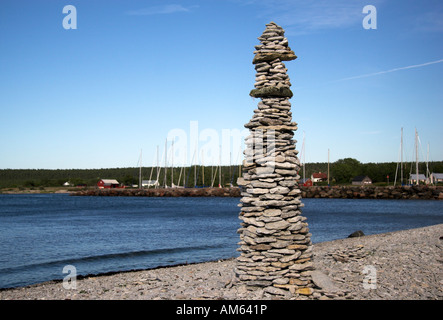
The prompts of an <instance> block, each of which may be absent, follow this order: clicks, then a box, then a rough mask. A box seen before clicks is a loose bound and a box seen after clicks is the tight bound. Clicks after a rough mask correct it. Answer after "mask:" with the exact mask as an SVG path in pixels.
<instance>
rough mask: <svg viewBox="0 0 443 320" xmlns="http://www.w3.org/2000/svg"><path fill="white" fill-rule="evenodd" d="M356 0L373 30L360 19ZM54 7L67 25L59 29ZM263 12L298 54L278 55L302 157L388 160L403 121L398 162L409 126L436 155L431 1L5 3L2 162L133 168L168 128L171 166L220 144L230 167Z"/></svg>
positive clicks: (439, 156)
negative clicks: (70, 19) (370, 12)
mask: <svg viewBox="0 0 443 320" xmlns="http://www.w3.org/2000/svg"><path fill="white" fill-rule="evenodd" d="M368 4H370V5H373V6H375V8H376V9H377V29H365V28H363V25H362V21H363V19H364V17H365V16H367V14H364V13H362V9H363V7H364V6H365V5H368ZM66 5H73V6H75V8H76V11H77V12H76V13H77V29H69V30H66V29H64V28H63V19H64V18H65V17H66V16H67V15H68V14H64V13H63V12H62V11H63V7H64V6H66ZM270 21H274V22H276V23H277V24H279V25H280V26H282V27H283V28H284V29H285V30H286V34H285V35H286V37H287V38H288V41H289V45H290V47H291V48H292V49H293V51H294V52H295V53H296V55H297V56H298V59H296V60H294V61H290V62H286V63H285V64H286V67H287V68H288V74H289V76H290V79H291V83H292V87H291V89H292V91H293V93H294V97H293V98H292V99H291V103H292V113H293V120H294V121H295V122H297V123H298V124H299V125H298V130H297V131H296V132H295V138H296V139H297V140H298V142H297V149H298V150H301V147H302V140H303V133H304V134H305V160H306V162H326V161H327V157H328V149H330V160H331V162H333V161H336V160H338V159H341V158H346V157H352V158H356V159H358V160H359V161H361V162H389V161H397V160H398V159H399V148H400V132H401V128H402V127H403V130H404V138H403V139H404V149H405V153H404V159H407V160H412V158H413V149H414V134H415V133H414V130H415V128H417V130H418V134H419V137H420V141H421V149H420V150H421V151H420V158H421V160H426V157H427V145H428V144H429V150H430V151H429V159H430V160H434V161H441V160H443V141H442V137H443V126H442V124H441V121H442V119H443V90H442V89H443V87H442V83H443V81H442V80H443V3H442V2H441V1H440V0H435V1H434V0H422V1H418V0H415V1H408V0H406V1H405V0H402V1H400V0H375V1H369V0H368V1H361V0H348V1H342V0H336V1H326V0H320V1H301V0H300V1H298V0H292V1H290V0H283V1H276V0H275V1H272V0H251V1H239V0H224V1H222V0H219V1H216V0H205V1H201V0H200V1H199V0H194V1H188V0H186V1H179V0H171V1H138V0H128V1H123V0H121V1H120V0H119V1H117V0H114V1H100V0H92V1H86V0H79V1H74V0H69V1H68V0H66V1H61V0H52V1H49V0H47V1H22V0H14V1H9V0H2V1H1V2H0V168H3V169H4V168H48V169H64V168H111V167H132V166H136V165H138V162H139V156H140V152H141V150H142V154H143V161H142V162H143V165H145V166H150V165H153V164H155V163H156V158H157V147H158V149H159V155H158V157H159V158H160V161H164V148H165V141H166V139H167V137H168V135H169V136H170V135H171V133H172V132H181V134H182V135H181V143H182V144H181V146H182V147H183V146H185V149H186V155H185V157H184V158H183V157H182V158H180V155H179V154H177V152H178V150H179V148H178V147H177V146H178V145H179V140H176V141H175V143H176V148H175V149H174V155H173V153H172V143H171V140H169V142H168V156H167V161H168V163H171V161H173V160H172V159H173V156H175V159H176V160H175V161H176V162H175V163H174V164H176V165H189V164H190V163H191V162H193V163H195V162H198V163H201V162H203V163H205V164H218V161H219V158H220V157H219V155H218V150H219V148H217V147H215V148H212V149H217V150H210V151H208V150H207V149H210V148H208V146H212V147H213V146H219V145H223V146H222V150H223V151H222V163H223V164H229V163H230V162H231V163H239V162H240V161H241V159H242V158H243V156H242V155H241V154H240V153H239V149H240V148H239V144H238V140H239V136H238V134H237V133H239V132H242V130H244V127H243V125H244V124H245V123H247V122H248V121H249V119H250V118H251V117H252V115H253V110H254V109H255V108H256V106H257V103H258V102H259V101H260V100H259V99H252V98H251V97H249V91H250V90H251V89H253V88H254V82H255V70H254V66H253V65H252V59H253V51H254V46H255V45H257V44H259V41H258V40H257V37H259V36H260V35H261V33H262V32H263V30H264V29H265V24H266V23H269V22H270ZM234 133H235V134H234ZM229 134H233V135H232V136H229ZM226 135H227V137H228V140H223V137H224V136H226ZM209 137H212V138H211V139H210V138H209ZM229 139H231V141H230V143H229V144H228V145H227V146H226V143H225V142H226V141H229ZM197 140H198V141H197ZM233 140H236V141H233ZM183 143H185V144H183ZM205 147H206V149H205ZM183 150H184V149H182V150H181V152H183ZM204 150H205V151H204ZM202 154H204V155H203V156H202ZM230 158H231V160H230ZM179 159H181V160H179ZM192 159H194V160H192Z"/></svg>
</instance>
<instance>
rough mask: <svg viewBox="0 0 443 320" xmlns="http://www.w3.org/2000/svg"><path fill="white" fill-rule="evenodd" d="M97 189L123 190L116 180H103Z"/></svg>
mask: <svg viewBox="0 0 443 320" xmlns="http://www.w3.org/2000/svg"><path fill="white" fill-rule="evenodd" d="M97 187H99V188H100V189H111V188H121V187H120V183H119V182H118V181H117V180H115V179H101V180H100V181H99V182H98V183H97Z"/></svg>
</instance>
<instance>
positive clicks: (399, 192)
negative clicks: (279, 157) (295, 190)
mask: <svg viewBox="0 0 443 320" xmlns="http://www.w3.org/2000/svg"><path fill="white" fill-rule="evenodd" d="M301 192H302V197H303V198H336V199H337V198H342V199H401V200H406V199H420V200H443V187H441V186H426V185H419V186H416V185H412V186H397V187H393V186H389V187H376V186H333V187H328V186H314V187H302V188H301Z"/></svg>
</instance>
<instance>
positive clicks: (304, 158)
mask: <svg viewBox="0 0 443 320" xmlns="http://www.w3.org/2000/svg"><path fill="white" fill-rule="evenodd" d="M301 150H302V151H301V152H302V153H303V183H305V182H306V180H305V174H306V171H305V164H306V162H305V161H306V157H305V132H304V131H303V145H302V147H301Z"/></svg>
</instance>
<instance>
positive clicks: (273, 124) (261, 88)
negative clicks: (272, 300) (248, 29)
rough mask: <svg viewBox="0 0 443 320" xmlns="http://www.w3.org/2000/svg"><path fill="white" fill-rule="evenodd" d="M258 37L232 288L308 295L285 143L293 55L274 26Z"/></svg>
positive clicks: (289, 130)
mask: <svg viewBox="0 0 443 320" xmlns="http://www.w3.org/2000/svg"><path fill="white" fill-rule="evenodd" d="M258 39H259V40H260V42H261V44H260V45H258V46H256V49H257V50H256V51H255V52H254V53H255V57H254V59H253V64H254V65H255V70H256V71H257V75H256V83H255V89H254V90H252V91H251V92H250V96H252V97H255V98H260V99H261V101H260V102H259V103H258V108H257V109H256V110H254V115H253V117H252V119H251V120H250V121H249V123H247V124H246V125H245V127H246V128H248V129H249V131H250V135H249V136H248V137H247V138H246V139H245V144H246V150H245V152H244V154H245V160H244V162H243V176H242V178H240V179H238V183H239V185H240V186H241V187H242V188H241V196H242V197H241V200H240V202H241V203H240V204H239V206H240V207H241V210H240V216H239V217H240V219H241V220H242V223H241V228H240V229H239V230H238V233H239V234H240V240H241V241H240V242H239V246H240V247H239V249H238V251H240V252H241V254H240V256H239V257H238V258H237V261H236V262H237V264H236V268H235V274H236V283H237V285H241V286H244V287H245V288H246V289H248V290H253V289H257V288H261V289H262V290H264V291H265V292H267V293H270V294H275V295H292V296H298V295H304V296H306V295H307V296H309V295H312V293H313V287H314V285H313V282H312V279H311V271H312V270H313V269H314V268H313V263H312V261H311V260H312V244H311V234H310V233H309V229H308V224H307V222H306V218H305V217H303V216H302V214H301V208H302V207H303V204H302V203H301V191H300V189H299V187H298V179H299V178H300V177H299V176H298V174H297V172H298V171H299V169H300V162H299V159H298V158H297V154H298V151H297V150H295V140H293V139H292V138H293V135H294V131H295V130H297V124H296V123H295V122H292V114H291V103H290V102H289V99H290V98H291V97H292V92H291V90H290V88H289V87H290V86H291V83H290V81H289V77H288V75H287V74H286V71H287V69H286V67H285V65H284V64H283V62H282V61H290V60H294V59H296V56H295V54H294V52H293V51H292V50H291V49H290V47H289V46H288V40H287V39H286V38H285V37H284V30H283V29H282V28H281V27H280V26H278V25H276V24H275V23H273V22H271V23H269V24H267V25H266V29H265V31H264V32H263V34H262V35H261V36H260V37H259V38H258Z"/></svg>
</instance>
